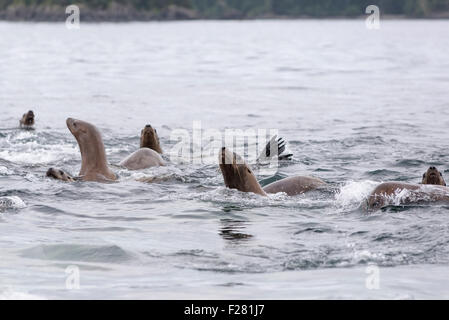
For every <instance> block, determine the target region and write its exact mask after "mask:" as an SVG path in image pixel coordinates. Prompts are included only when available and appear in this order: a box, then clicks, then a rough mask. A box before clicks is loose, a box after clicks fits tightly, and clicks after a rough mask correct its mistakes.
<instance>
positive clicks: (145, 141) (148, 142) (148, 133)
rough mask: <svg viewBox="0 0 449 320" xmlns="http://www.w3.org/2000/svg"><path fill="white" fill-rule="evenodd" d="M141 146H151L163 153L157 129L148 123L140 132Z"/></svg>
mask: <svg viewBox="0 0 449 320" xmlns="http://www.w3.org/2000/svg"><path fill="white" fill-rule="evenodd" d="M140 147H141V148H150V149H153V150H154V151H156V152H158V153H160V154H162V148H161V145H160V143H159V136H158V135H157V130H156V129H154V128H153V127H152V126H151V125H150V124H147V125H146V126H145V128H143V129H142V131H141V132H140Z"/></svg>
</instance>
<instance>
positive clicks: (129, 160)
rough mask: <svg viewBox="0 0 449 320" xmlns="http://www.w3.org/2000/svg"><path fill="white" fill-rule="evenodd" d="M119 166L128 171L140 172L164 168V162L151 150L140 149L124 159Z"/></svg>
mask: <svg viewBox="0 0 449 320" xmlns="http://www.w3.org/2000/svg"><path fill="white" fill-rule="evenodd" d="M119 165H120V166H122V167H125V168H126V169H128V170H141V169H146V168H150V167H158V166H164V165H165V162H164V160H163V159H162V157H161V155H160V154H159V153H157V152H156V151H154V150H153V149H150V148H141V149H139V150H137V151H135V152H133V153H132V154H130V155H129V156H128V157H126V158H125V159H124V160H123V161H122V162H120V164H119Z"/></svg>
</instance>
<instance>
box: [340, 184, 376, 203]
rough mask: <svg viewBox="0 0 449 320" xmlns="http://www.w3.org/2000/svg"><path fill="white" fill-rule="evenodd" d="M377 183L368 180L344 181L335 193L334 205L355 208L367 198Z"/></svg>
mask: <svg viewBox="0 0 449 320" xmlns="http://www.w3.org/2000/svg"><path fill="white" fill-rule="evenodd" d="M378 184H379V182H375V181H370V180H366V181H349V182H346V183H345V184H344V185H343V186H342V187H341V188H340V191H339V192H338V193H337V194H336V195H335V202H336V205H337V206H339V207H343V208H348V207H355V208H356V207H358V206H360V204H362V202H363V201H365V200H366V199H367V198H368V196H369V195H370V193H371V192H372V191H373V190H374V188H375V187H376V186H377V185H378Z"/></svg>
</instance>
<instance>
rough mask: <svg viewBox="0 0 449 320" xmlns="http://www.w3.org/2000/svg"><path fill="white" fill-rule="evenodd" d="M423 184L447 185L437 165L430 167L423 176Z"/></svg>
mask: <svg viewBox="0 0 449 320" xmlns="http://www.w3.org/2000/svg"><path fill="white" fill-rule="evenodd" d="M422 184H436V185H440V186H446V182H445V181H444V178H443V174H442V173H441V172H440V171H438V169H437V168H435V167H430V168H429V169H427V171H426V172H425V173H424V175H423V177H422Z"/></svg>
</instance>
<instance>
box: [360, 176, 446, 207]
mask: <svg viewBox="0 0 449 320" xmlns="http://www.w3.org/2000/svg"><path fill="white" fill-rule="evenodd" d="M401 194H402V196H401V197H400V198H397V197H398V196H400V195H401ZM436 201H444V202H449V188H448V187H446V182H444V179H443V175H442V173H440V172H439V171H438V170H437V169H436V168H435V167H430V168H429V169H428V170H427V172H426V173H424V175H423V180H422V184H421V185H419V184H412V183H403V182H396V181H392V182H385V183H381V184H380V185H378V186H377V187H376V188H375V189H374V191H373V192H372V193H371V195H370V196H369V197H368V207H369V208H371V209H379V208H382V207H385V206H386V205H388V204H396V205H397V204H410V203H419V202H436Z"/></svg>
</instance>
